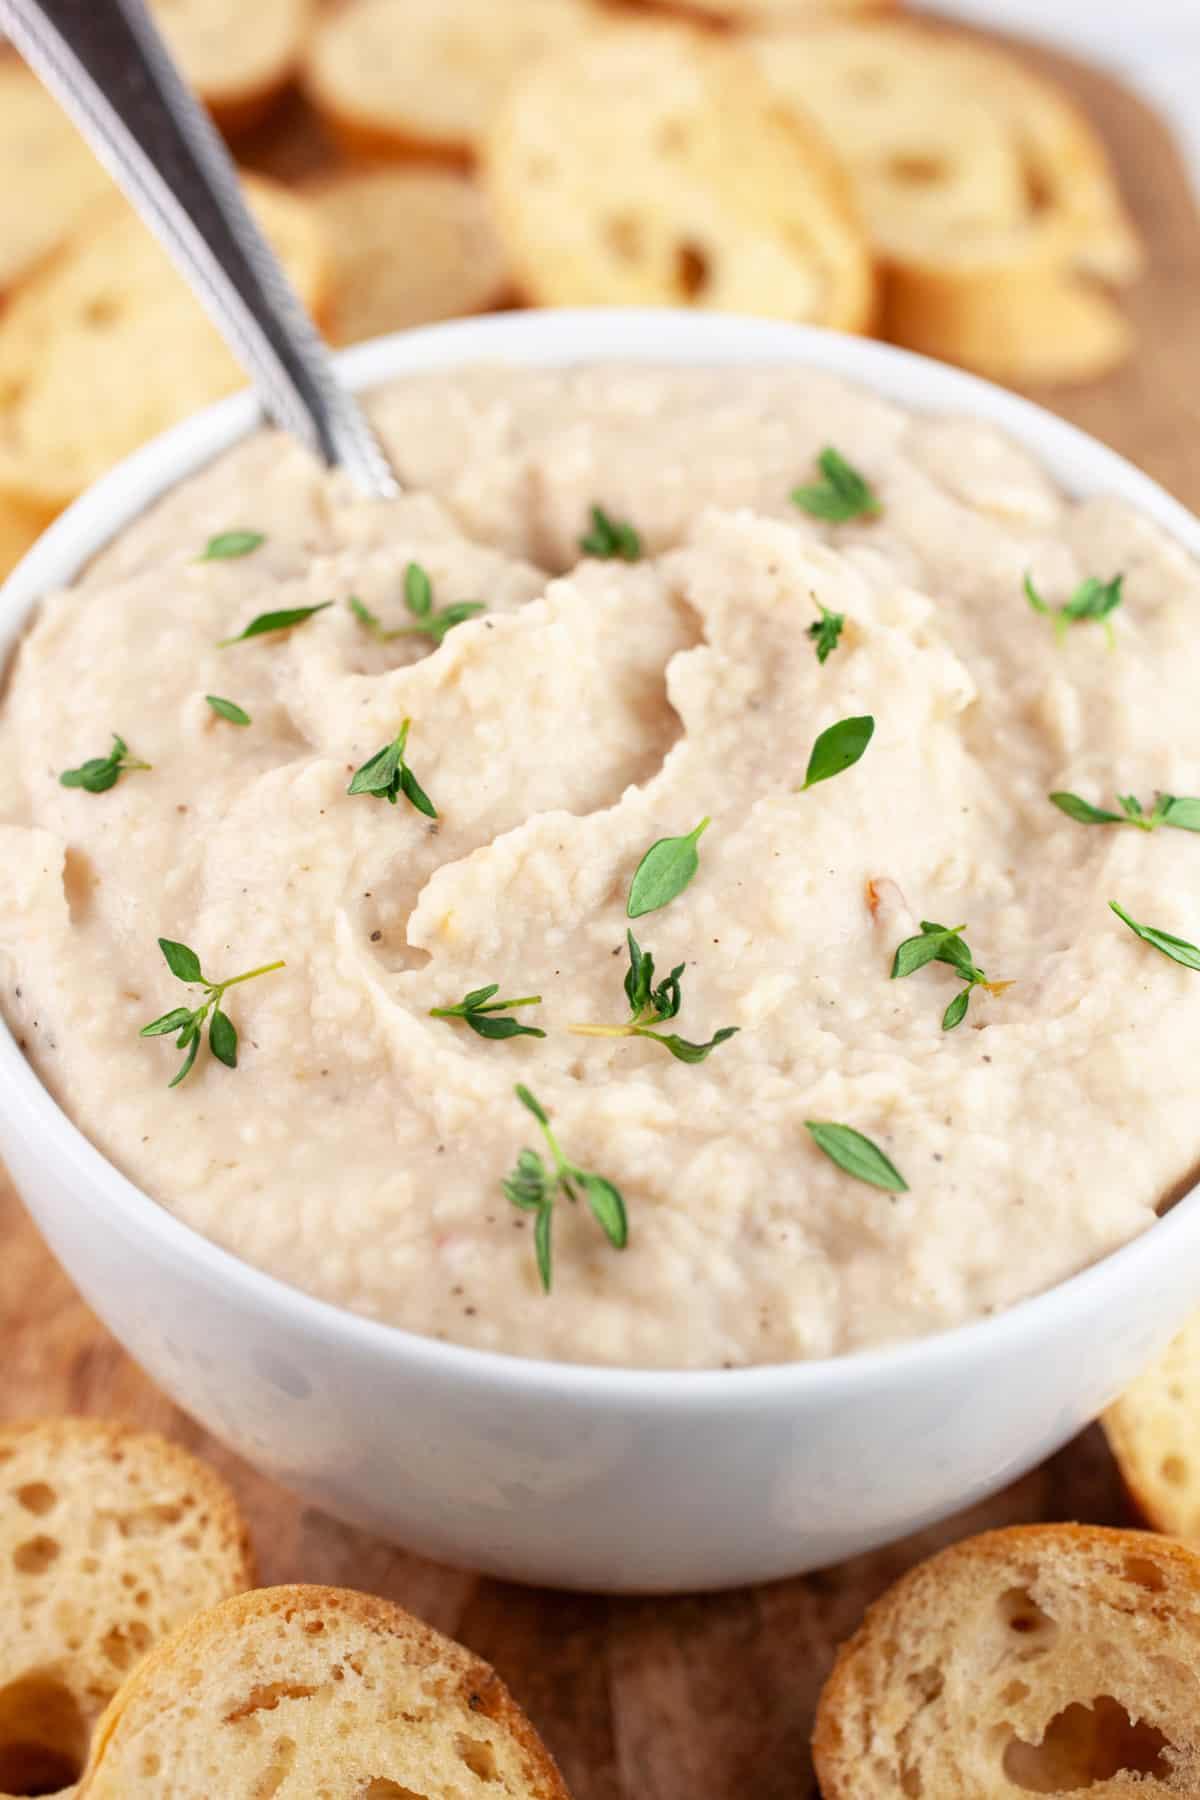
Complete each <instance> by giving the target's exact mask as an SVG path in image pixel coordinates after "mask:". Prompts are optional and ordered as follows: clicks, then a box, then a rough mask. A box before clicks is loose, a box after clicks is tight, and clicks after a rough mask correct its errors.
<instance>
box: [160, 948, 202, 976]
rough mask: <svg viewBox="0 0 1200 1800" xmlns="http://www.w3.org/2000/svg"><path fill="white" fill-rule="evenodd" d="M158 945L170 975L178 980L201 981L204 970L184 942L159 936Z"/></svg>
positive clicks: (193, 952)
mask: <svg viewBox="0 0 1200 1800" xmlns="http://www.w3.org/2000/svg"><path fill="white" fill-rule="evenodd" d="M158 947H159V949H160V950H161V951H162V953H163V955H164V957H165V958H166V961H167V967H168V969H170V971H171V973H172V975H177V976H178V977H179V980H180V981H190V982H196V981H203V980H204V971H203V970H202V969H201V967H200V958H199V957H198V956H197V955H196V952H195V951H194V950H189V949H188V947H187V945H186V944H177V943H176V942H175V941H174V939H173V938H159V940H158Z"/></svg>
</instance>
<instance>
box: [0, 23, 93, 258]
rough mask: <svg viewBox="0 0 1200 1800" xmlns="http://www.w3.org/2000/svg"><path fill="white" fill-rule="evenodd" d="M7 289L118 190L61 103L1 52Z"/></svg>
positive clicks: (1, 197)
mask: <svg viewBox="0 0 1200 1800" xmlns="http://www.w3.org/2000/svg"><path fill="white" fill-rule="evenodd" d="M0 168H2V169H3V170H4V178H3V180H0V291H3V290H4V289H6V288H11V287H12V286H13V284H14V283H15V282H17V281H19V280H20V279H21V278H22V276H24V275H27V274H28V273H29V271H30V270H31V269H33V268H34V267H36V265H37V264H38V263H39V262H41V260H42V259H43V257H45V256H48V255H49V254H50V252H51V251H52V250H56V249H57V248H58V246H59V245H60V244H61V243H63V242H64V240H65V239H66V238H68V237H69V236H70V235H71V233H72V232H73V231H74V230H75V229H76V227H77V226H79V225H81V224H82V223H83V222H84V220H85V219H86V218H87V217H88V215H89V214H90V213H91V212H92V211H93V210H94V208H95V207H96V205H97V204H98V203H102V202H104V201H106V200H108V199H110V198H111V196H112V194H113V192H114V189H113V185H112V182H111V181H110V180H109V178H108V176H107V175H106V174H105V172H104V170H103V169H102V168H101V167H100V164H99V163H98V162H97V161H96V158H95V157H94V156H93V155H92V152H91V151H90V150H89V149H88V147H87V145H86V143H85V142H84V140H83V139H82V138H81V137H80V135H79V133H78V132H77V131H76V129H75V127H74V126H73V125H72V124H71V121H70V120H69V119H68V118H67V115H66V114H65V113H64V112H63V110H62V107H61V106H60V105H59V104H58V101H57V100H55V99H53V98H52V97H51V96H50V95H49V94H48V93H47V92H46V89H45V88H44V87H43V86H42V84H41V82H40V81H38V79H37V78H36V76H34V75H31V74H30V72H29V70H28V69H27V68H26V67H25V65H24V63H22V62H20V61H19V60H18V58H17V57H16V56H15V55H13V54H11V53H9V54H5V53H4V52H3V50H0Z"/></svg>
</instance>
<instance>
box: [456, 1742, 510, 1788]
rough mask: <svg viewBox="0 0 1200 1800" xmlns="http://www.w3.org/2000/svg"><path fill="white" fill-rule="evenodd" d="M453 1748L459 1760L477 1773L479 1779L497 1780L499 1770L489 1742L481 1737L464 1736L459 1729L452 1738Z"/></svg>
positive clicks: (473, 1772) (473, 1773)
mask: <svg viewBox="0 0 1200 1800" xmlns="http://www.w3.org/2000/svg"><path fill="white" fill-rule="evenodd" d="M454 1748H455V1749H456V1750H457V1752H458V1758H459V1761H460V1762H462V1763H464V1764H465V1765H466V1767H467V1768H468V1769H470V1771H471V1773H472V1775H477V1776H478V1777H479V1779H480V1781H499V1779H500V1771H499V1769H498V1768H497V1766H496V1752H495V1751H494V1750H493V1749H492V1746H491V1745H490V1744H485V1743H484V1742H483V1741H482V1739H481V1738H469V1737H464V1736H463V1734H462V1732H461V1731H460V1732H459V1734H458V1736H457V1737H456V1738H455V1740H454Z"/></svg>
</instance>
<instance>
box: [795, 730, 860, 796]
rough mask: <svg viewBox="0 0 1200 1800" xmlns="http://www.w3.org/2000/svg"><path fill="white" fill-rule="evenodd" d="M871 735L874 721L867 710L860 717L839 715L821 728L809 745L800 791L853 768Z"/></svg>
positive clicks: (802, 791) (803, 791) (804, 790)
mask: <svg viewBox="0 0 1200 1800" xmlns="http://www.w3.org/2000/svg"><path fill="white" fill-rule="evenodd" d="M874 735H875V721H874V719H873V718H872V717H871V716H870V714H869V713H868V714H866V715H865V716H864V717H863V718H860V719H839V720H838V722H837V724H836V725H831V726H830V727H829V729H828V730H827V731H823V732H822V733H821V735H820V737H819V738H818V739H817V741H816V743H815V744H814V745H813V747H812V755H811V756H810V757H809V759H808V768H807V769H806V771H805V774H804V786H803V787H802V788H801V789H800V790H799V791H800V793H802V794H803V793H805V792H806V791H807V790H808V789H809V788H810V787H816V785H817V783H818V781H828V780H829V779H830V778H831V777H832V776H834V775H841V774H843V773H844V772H845V770H847V769H852V768H853V767H854V765H855V763H856V762H857V761H858V759H859V757H860V756H861V755H862V754H863V751H864V750H865V749H866V747H867V745H868V744H869V743H870V741H871V739H872V738H873V737H874Z"/></svg>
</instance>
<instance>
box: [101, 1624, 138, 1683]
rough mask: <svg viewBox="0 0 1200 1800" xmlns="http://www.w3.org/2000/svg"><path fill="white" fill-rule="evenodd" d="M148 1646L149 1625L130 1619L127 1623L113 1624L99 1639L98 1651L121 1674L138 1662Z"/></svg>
mask: <svg viewBox="0 0 1200 1800" xmlns="http://www.w3.org/2000/svg"><path fill="white" fill-rule="evenodd" d="M149 1648H150V1630H149V1627H148V1626H146V1625H143V1624H142V1621H141V1620H140V1619H130V1621H129V1623H128V1624H127V1625H114V1626H112V1628H111V1629H110V1630H109V1631H106V1632H105V1634H104V1636H103V1637H102V1638H101V1639H100V1652H101V1654H102V1655H103V1656H104V1657H105V1658H106V1659H107V1660H108V1661H109V1662H110V1663H111V1664H112V1666H113V1668H114V1669H119V1670H120V1671H121V1673H122V1674H124V1673H125V1671H126V1670H127V1669H130V1668H132V1666H133V1664H134V1663H135V1662H140V1661H141V1659H142V1657H143V1656H145V1654H146V1652H147V1650H148V1649H149Z"/></svg>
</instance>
